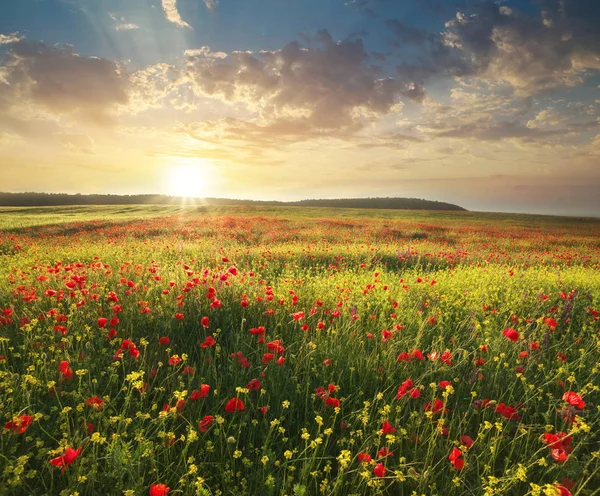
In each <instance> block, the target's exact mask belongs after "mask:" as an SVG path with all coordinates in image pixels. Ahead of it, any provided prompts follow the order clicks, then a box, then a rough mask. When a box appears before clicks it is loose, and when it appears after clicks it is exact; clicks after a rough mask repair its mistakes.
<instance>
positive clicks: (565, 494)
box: [554, 486, 573, 496]
mask: <svg viewBox="0 0 600 496" xmlns="http://www.w3.org/2000/svg"><path fill="white" fill-rule="evenodd" d="M554 489H556V490H557V491H558V493H559V494H560V496H573V495H572V493H571V491H569V490H568V489H567V488H566V487H565V486H554Z"/></svg>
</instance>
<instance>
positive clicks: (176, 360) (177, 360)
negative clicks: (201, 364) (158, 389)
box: [169, 355, 181, 367]
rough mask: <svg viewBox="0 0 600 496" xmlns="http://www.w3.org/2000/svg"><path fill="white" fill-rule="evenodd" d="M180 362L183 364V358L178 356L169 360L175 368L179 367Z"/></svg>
mask: <svg viewBox="0 0 600 496" xmlns="http://www.w3.org/2000/svg"><path fill="white" fill-rule="evenodd" d="M180 362H181V357H179V356H177V355H173V356H172V357H171V358H169V365H170V366H171V367H175V366H176V365H179V363H180Z"/></svg>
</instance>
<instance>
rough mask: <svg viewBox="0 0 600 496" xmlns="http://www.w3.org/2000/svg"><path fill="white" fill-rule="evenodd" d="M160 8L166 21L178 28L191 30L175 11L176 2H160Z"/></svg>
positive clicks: (164, 0)
mask: <svg viewBox="0 0 600 496" xmlns="http://www.w3.org/2000/svg"><path fill="white" fill-rule="evenodd" d="M162 8H163V10H164V12H165V17H166V18H167V21H169V22H172V23H173V24H176V25H177V26H179V27H180V28H189V29H192V26H190V25H189V24H188V23H187V22H185V21H184V20H183V19H182V18H181V16H180V15H179V11H178V10H177V0H162Z"/></svg>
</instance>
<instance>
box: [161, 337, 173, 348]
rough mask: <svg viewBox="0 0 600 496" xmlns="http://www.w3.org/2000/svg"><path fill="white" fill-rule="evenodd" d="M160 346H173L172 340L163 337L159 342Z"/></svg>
mask: <svg viewBox="0 0 600 496" xmlns="http://www.w3.org/2000/svg"><path fill="white" fill-rule="evenodd" d="M158 344H160V345H161V346H169V344H171V340H170V339H169V338H168V337H167V336H163V337H162V338H160V339H159V340H158Z"/></svg>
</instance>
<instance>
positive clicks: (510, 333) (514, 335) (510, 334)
mask: <svg viewBox="0 0 600 496" xmlns="http://www.w3.org/2000/svg"><path fill="white" fill-rule="evenodd" d="M502 334H504V335H505V336H506V337H507V338H508V339H510V340H511V341H512V342H513V343H516V342H517V341H518V340H519V333H518V332H517V331H515V330H514V329H512V328H510V327H509V328H508V329H504V331H502Z"/></svg>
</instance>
